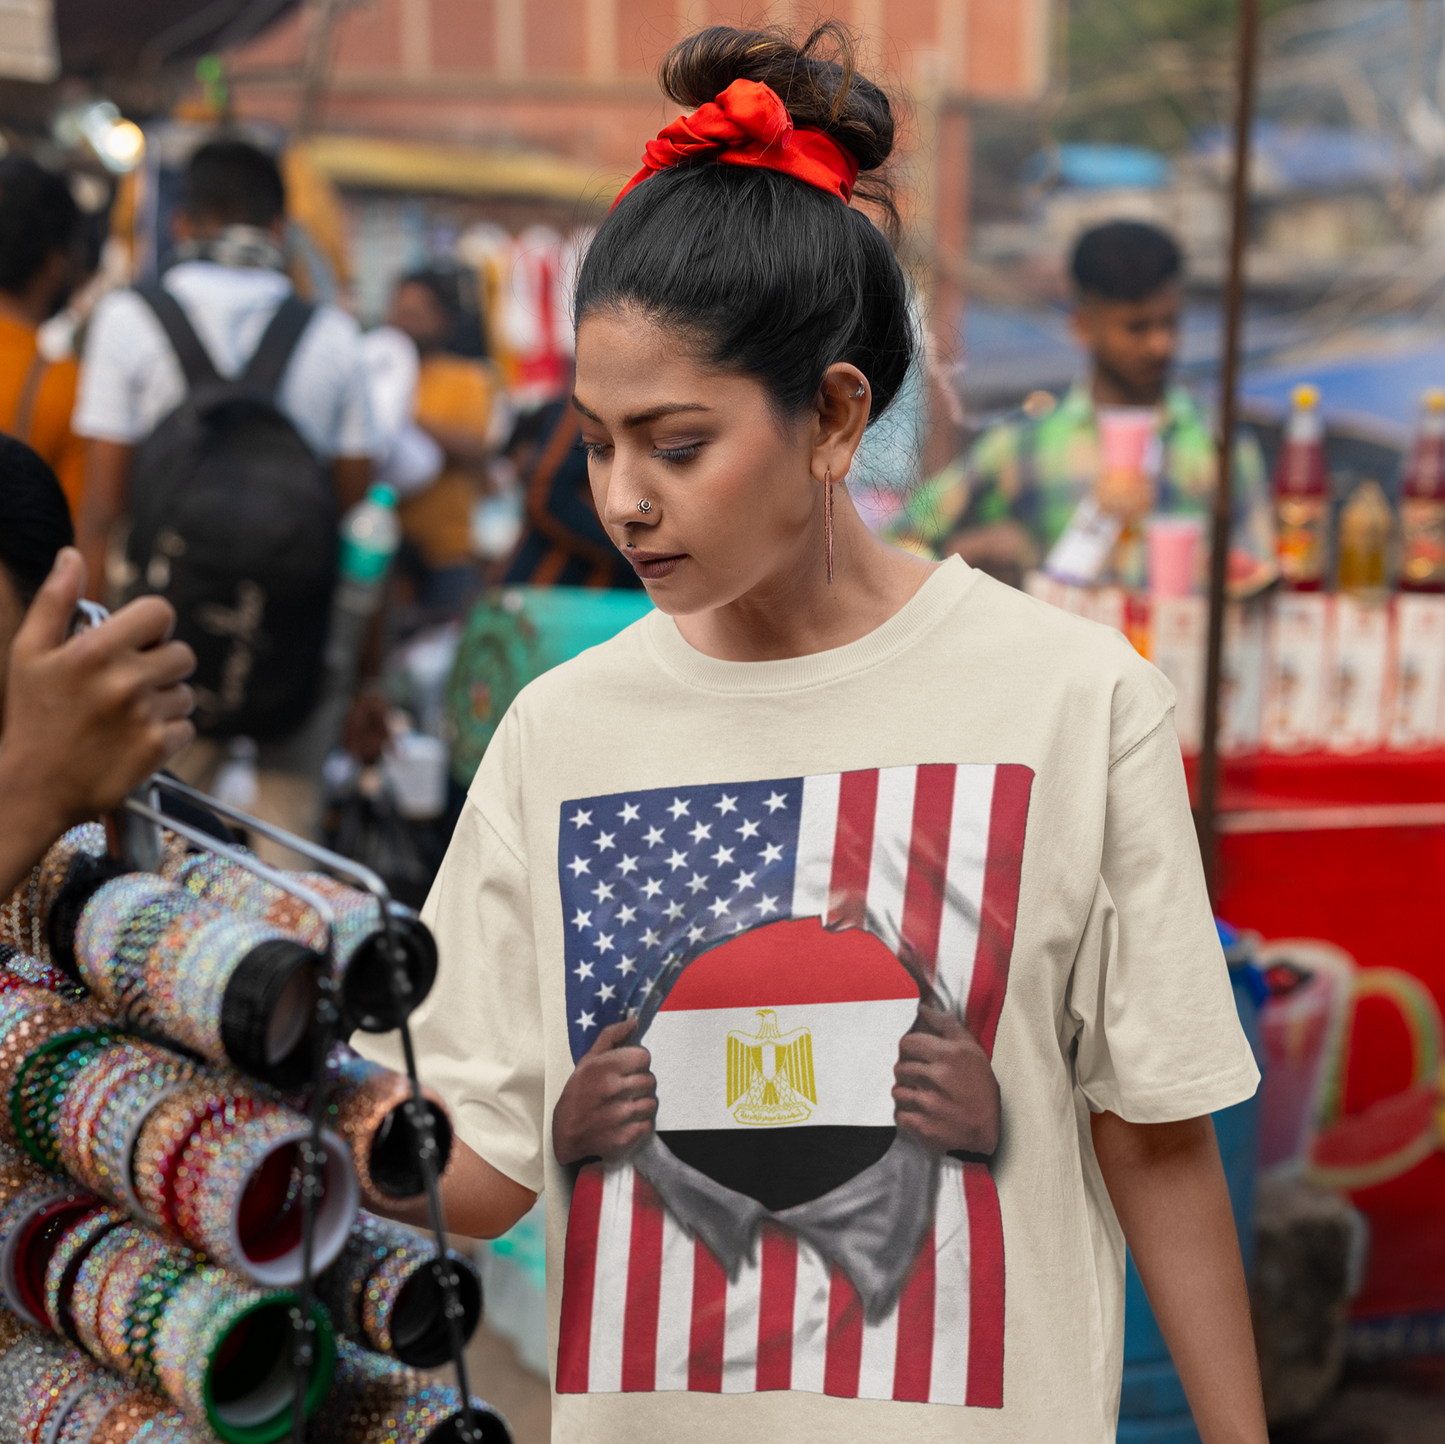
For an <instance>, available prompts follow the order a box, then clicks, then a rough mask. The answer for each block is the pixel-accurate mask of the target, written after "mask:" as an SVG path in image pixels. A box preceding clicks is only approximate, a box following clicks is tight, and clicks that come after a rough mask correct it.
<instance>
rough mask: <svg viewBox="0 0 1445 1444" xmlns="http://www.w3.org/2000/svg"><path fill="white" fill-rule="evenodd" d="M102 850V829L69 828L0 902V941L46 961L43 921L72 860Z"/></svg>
mask: <svg viewBox="0 0 1445 1444" xmlns="http://www.w3.org/2000/svg"><path fill="white" fill-rule="evenodd" d="M104 852H105V829H104V828H103V827H102V826H101V825H100V824H99V823H95V822H88V823H83V824H82V825H81V826H79V827H72V828H71V829H70V831H69V832H66V833H64V834H63V835H62V836H61V837H60V838H59V839H58V840H57V841H56V842H54V843H52V844H51V846H50V848H49V850H48V851H47V852H46V854H45V856H44V857H43V858H41V860H40V861H39V862H38V863H37V864H36V865H35V867H33V868H32V869H31V871H30V876H29V877H28V878H27V879H26V880H25V882H24V883H22V884H21V885H20V886H19V887H18V888H16V889H15V891H14V892H13V893H12V894H11V895H10V897H9V898H8V899H7V900H6V901H5V903H4V904H3V905H0V943H6V944H8V945H9V946H11V947H13V948H15V949H16V950H17V951H19V952H22V953H29V954H31V955H33V956H34V957H36V958H39V959H41V960H42V961H44V962H47V963H48V962H49V961H50V949H49V945H48V942H47V940H46V936H45V923H46V919H47V918H48V917H49V916H50V909H51V907H52V906H53V905H54V903H55V899H56V897H57V896H58V894H59V892H60V889H61V888H62V887H63V886H64V884H65V878H66V875H67V874H68V873H69V871H70V865H71V863H72V862H74V860H75V859H76V858H77V857H78V856H80V855H81V854H82V853H85V854H89V855H90V856H92V857H99V856H100V855H101V854H103V853H104Z"/></svg>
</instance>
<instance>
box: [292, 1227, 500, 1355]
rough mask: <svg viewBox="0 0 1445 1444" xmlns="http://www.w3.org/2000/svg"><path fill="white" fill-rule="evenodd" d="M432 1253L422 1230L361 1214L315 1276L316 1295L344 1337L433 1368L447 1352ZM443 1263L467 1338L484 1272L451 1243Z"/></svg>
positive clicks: (478, 1312) (477, 1315)
mask: <svg viewBox="0 0 1445 1444" xmlns="http://www.w3.org/2000/svg"><path fill="white" fill-rule="evenodd" d="M436 1257H437V1250H436V1244H435V1242H434V1241H433V1240H431V1239H430V1238H428V1237H427V1236H426V1235H425V1234H421V1233H418V1232H417V1231H416V1230H414V1229H410V1228H406V1227H405V1226H403V1225H402V1224H399V1223H392V1222H390V1221H389V1220H387V1219H380V1218H376V1217H375V1216H373V1215H372V1214H368V1213H363V1214H361V1215H360V1217H359V1218H358V1219H357V1221H356V1224H355V1226H354V1227H353V1228H352V1231H351V1237H350V1238H349V1239H347V1241H346V1248H345V1249H344V1250H342V1253H341V1256H340V1257H339V1258H338V1259H337V1260H336V1262H335V1263H334V1264H333V1265H332V1266H331V1268H329V1269H328V1270H327V1271H326V1272H325V1273H324V1274H322V1275H321V1277H320V1278H319V1279H318V1280H317V1285H316V1288H317V1295H318V1297H319V1298H320V1299H321V1301H322V1302H323V1303H324V1304H325V1305H326V1307H327V1308H328V1309H329V1310H330V1312H331V1318H332V1322H333V1323H334V1324H335V1326H336V1331H337V1333H338V1334H340V1335H341V1336H342V1337H344V1338H349V1339H352V1340H354V1341H355V1342H356V1343H358V1344H360V1345H362V1346H363V1347H365V1348H368V1349H371V1350H374V1351H376V1352H377V1353H382V1354H391V1355H393V1356H394V1357H396V1358H399V1359H400V1360H401V1362H402V1363H404V1364H411V1365H414V1366H416V1367H417V1368H435V1367H437V1366H438V1365H439V1364H442V1363H445V1361H446V1360H447V1358H448V1357H449V1356H450V1339H449V1337H448V1332H449V1331H448V1329H447V1326H446V1315H445V1312H444V1298H445V1295H444V1294H443V1292H442V1289H441V1285H440V1282H439V1281H438V1280H437V1278H436V1275H435V1273H434V1269H435V1261H436ZM446 1261H447V1264H448V1265H449V1266H450V1268H451V1270H452V1273H453V1276H454V1278H455V1279H456V1287H457V1293H458V1296H459V1297H458V1302H459V1303H460V1305H461V1309H462V1315H461V1319H460V1323H461V1332H462V1336H463V1338H464V1339H466V1340H469V1339H470V1338H471V1336H472V1334H473V1333H474V1332H475V1330H476V1327H477V1324H478V1322H479V1321H480V1319H481V1314H482V1284H481V1277H480V1275H479V1274H478V1273H477V1268H476V1265H475V1264H474V1263H473V1262H472V1261H471V1260H470V1259H468V1258H466V1257H464V1256H463V1255H461V1254H459V1253H457V1252H456V1251H455V1250H453V1249H448V1250H447V1253H446ZM398 1325H400V1327H398ZM398 1333H400V1335H401V1336H402V1338H403V1343H402V1344H401V1345H400V1346H398V1345H397V1344H396V1337H397V1335H398Z"/></svg>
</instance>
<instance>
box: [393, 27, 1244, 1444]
mask: <svg viewBox="0 0 1445 1444" xmlns="http://www.w3.org/2000/svg"><path fill="white" fill-rule="evenodd" d="M845 40H846V37H845V36H844V35H843V34H842V33H841V32H839V31H838V30H837V29H836V28H835V27H832V26H824V27H820V29H819V30H818V31H816V32H815V33H814V34H813V35H812V36H811V37H810V38H809V40H808V42H807V43H806V44H805V45H804V46H802V47H801V49H798V48H794V47H793V46H792V45H790V44H788V43H787V42H786V41H784V40H781V39H778V38H777V37H775V36H773V35H771V34H760V33H742V32H738V31H734V30H730V29H726V28H715V29H712V30H707V31H704V32H702V33H701V34H699V35H697V36H695V37H693V38H692V39H690V40H687V41H685V42H683V43H682V44H680V45H679V46H678V47H676V48H675V49H674V50H673V52H672V53H671V54H670V55H669V56H668V58H667V60H666V61H665V62H664V65H663V70H662V81H663V87H664V89H665V90H666V91H667V93H668V95H669V96H670V97H671V98H672V99H674V100H676V101H677V102H678V103H679V104H681V105H684V106H688V107H696V109H695V110H694V111H693V113H692V114H691V115H688V116H685V117H684V118H682V119H681V120H678V121H676V122H674V123H673V124H672V125H670V126H668V127H667V129H666V130H664V131H663V132H662V134H661V135H660V136H659V137H658V139H657V140H656V141H654V142H652V143H651V144H649V146H648V148H647V154H646V158H645V161H644V168H643V170H642V171H641V172H640V173H639V175H638V176H637V177H636V178H635V179H634V181H633V182H632V184H631V185H630V186H629V187H628V188H627V189H626V190H625V191H624V193H623V196H622V198H621V199H620V201H619V202H618V204H617V206H616V207H615V209H614V210H613V212H612V214H611V215H610V217H609V218H608V220H607V221H606V222H605V223H604V225H603V226H602V227H601V229H600V231H599V233H598V236H597V238H596V241H595V242H594V243H593V245H592V247H591V249H590V251H589V252H588V254H587V257H586V260H585V263H584V265H583V267H582V270H581V274H580V278H579V282H578V292H577V308H576V314H577V378H576V392H575V396H574V398H573V404H574V406H575V408H576V410H577V412H578V415H579V416H580V418H581V431H582V440H583V442H584V444H585V445H586V447H587V450H588V455H589V461H590V465H591V481H592V489H593V495H594V498H595V500H596V503H597V509H598V513H599V515H600V517H601V518H602V521H603V523H604V524H605V526H606V527H607V529H608V533H609V535H610V536H611V537H612V539H613V541H614V543H615V544H616V545H617V546H618V548H619V549H620V550H621V551H622V552H623V553H624V555H625V556H627V557H628V558H629V560H630V561H631V562H632V564H633V566H634V567H635V569H636V570H637V572H638V574H639V576H641V578H642V579H643V581H644V583H645V584H646V586H647V590H648V592H649V594H650V596H651V598H652V600H653V602H654V603H655V604H656V607H657V610H656V611H655V612H654V613H653V614H651V615H649V616H648V617H646V618H645V619H643V620H642V621H640V622H638V623H637V624H636V625H634V626H632V627H631V628H629V629H628V630H627V631H625V632H623V633H622V634H621V635H620V636H618V637H617V638H615V639H614V640H612V641H610V642H608V643H606V644H605V645H603V646H600V647H598V648H596V649H594V650H593V651H591V652H588V653H585V654H584V655H582V656H581V657H579V658H577V659H575V660H573V661H571V662H568V663H565V664H564V665H562V666H561V667H558V668H557V669H555V670H554V671H552V672H549V673H548V674H547V675H546V676H544V677H542V678H540V679H538V681H536V682H535V683H533V684H532V685H531V686H530V687H529V688H527V689H526V691H525V692H524V693H523V694H522V695H521V696H520V697H519V698H518V700H517V702H516V704H515V705H514V706H513V707H512V708H511V710H510V711H509V713H508V715H507V717H506V718H505V720H504V721H503V723H502V725H501V727H500V728H499V730H498V733H497V736H496V738H495V740H494V741H493V743H492V745H491V747H490V748H489V749H488V751H487V754H486V757H485V759H484V761H483V763H482V766H481V768H480V770H479V772H478V775H477V778H476V781H475V783H474V785H473V787H472V791H471V794H470V799H469V803H468V806H467V809H466V812H465V813H464V815H463V818H462V820H461V823H460V824H459V826H458V829H457V833H456V837H455V840H454V842H453V844H452V848H451V852H450V854H449V856H448V858H447V861H446V863H445V865H444V867H443V870H442V873H441V876H440V878H439V879H438V882H437V884H436V887H435V888H434V890H433V893H432V896H431V899H430V901H429V904H428V914H427V915H428V917H429V918H430V920H431V922H432V924H433V926H434V927H435V929H436V931H437V935H438V940H439V942H440V945H441V949H442V965H441V974H440V978H439V980H438V984H437V987H436V990H435V991H434V992H433V994H432V996H431V998H430V999H429V1000H428V1002H427V1004H426V1007H425V1008H424V1009H423V1010H422V1011H421V1012H420V1013H419V1014H418V1016H417V1019H416V1036H417V1043H418V1047H419V1049H420V1052H421V1055H422V1068H423V1071H424V1073H427V1074H428V1075H429V1077H430V1079H431V1081H432V1082H433V1083H434V1084H436V1086H438V1087H439V1088H441V1089H442V1091H443V1092H444V1093H445V1094H446V1095H447V1096H448V1097H449V1100H450V1102H451V1103H452V1105H453V1108H454V1110H455V1122H456V1128H457V1132H458V1135H459V1136H460V1137H461V1138H462V1139H464V1140H465V1142H466V1145H467V1146H465V1147H463V1148H461V1149H459V1161H458V1162H457V1164H456V1166H455V1168H454V1170H453V1173H452V1175H451V1177H450V1179H449V1180H448V1184H447V1188H446V1195H445V1197H446V1205H447V1208H448V1213H449V1221H450V1224H451V1226H452V1227H453V1228H457V1229H461V1230H464V1231H467V1232H471V1233H475V1234H482V1235H486V1234H493V1233H496V1232H498V1231H500V1230H501V1229H503V1228H505V1227H507V1226H508V1225H509V1224H510V1223H511V1222H512V1221H513V1220H514V1219H515V1218H517V1217H518V1216H519V1215H520V1214H521V1213H522V1212H523V1210H524V1209H525V1208H526V1207H528V1206H529V1205H530V1203H531V1201H532V1200H533V1198H534V1196H535V1194H536V1193H537V1191H539V1190H540V1189H542V1188H543V1186H544V1185H545V1187H546V1189H547V1195H548V1199H549V1219H548V1246H549V1249H550V1250H551V1252H552V1260H553V1263H554V1264H555V1265H556V1267H554V1268H551V1269H549V1271H548V1278H549V1291H550V1295H551V1303H552V1306H553V1314H552V1319H553V1327H554V1330H555V1334H554V1338H555V1341H556V1349H557V1355H556V1365H555V1374H554V1387H555V1391H556V1395H555V1398H554V1407H553V1420H554V1425H553V1437H554V1438H557V1439H565V1440H584V1439H585V1440H587V1441H589V1444H596V1441H604V1444H605V1441H611V1440H619V1441H620V1440H623V1439H627V1440H635V1439H647V1440H657V1441H671V1440H676V1439H684V1438H685V1439H688V1440H724V1439H726V1440H733V1439H736V1438H739V1437H748V1438H750V1437H754V1436H757V1435H760V1434H761V1433H763V1432H766V1433H767V1434H768V1435H769V1436H771V1435H772V1434H774V1433H777V1434H778V1435H780V1436H782V1437H793V1436H797V1437H804V1438H815V1437H817V1438H821V1437H824V1435H825V1433H826V1434H827V1436H828V1437H845V1438H857V1439H863V1438H867V1439H870V1440H899V1441H902V1440H909V1441H917V1440H945V1439H947V1440H960V1439H979V1440H983V1439H988V1440H1009V1441H1040V1444H1042V1441H1049V1444H1054V1441H1057V1440H1061V1439H1068V1440H1070V1441H1079V1440H1085V1441H1091V1444H1104V1441H1105V1440H1111V1439H1112V1438H1113V1435H1114V1427H1115V1415H1116V1412H1117V1407H1118V1388H1119V1370H1120V1360H1121V1345H1122V1337H1121V1330H1122V1312H1123V1248H1122V1243H1123V1239H1122V1237H1121V1235H1120V1230H1119V1222H1122V1224H1123V1229H1124V1234H1125V1235H1126V1236H1127V1237H1128V1240H1129V1242H1130V1244H1131V1246H1132V1247H1133V1250H1134V1255H1135V1257H1136V1259H1137V1261H1138V1264H1139V1269H1140V1272H1141V1274H1142V1275H1143V1278H1144V1280H1145V1282H1146V1284H1147V1285H1148V1287H1149V1289H1150V1291H1151V1297H1152V1299H1153V1301H1154V1304H1155V1308H1156V1313H1157V1315H1158V1317H1159V1320H1160V1323H1161V1325H1162V1326H1163V1328H1164V1331H1165V1333H1166V1335H1167V1336H1168V1338H1169V1340H1170V1343H1171V1346H1172V1348H1173V1350H1174V1353H1175V1358H1176V1361H1177V1363H1178V1366H1179V1370H1180V1373H1181V1375H1182V1377H1183V1379H1184V1383H1185V1386H1186V1388H1187V1389H1188V1391H1189V1395H1190V1399H1191V1402H1192V1404H1193V1407H1194V1410H1195V1415H1196V1418H1197V1420H1198V1422H1199V1426H1200V1430H1201V1433H1202V1435H1203V1437H1204V1439H1205V1440H1206V1441H1209V1444H1218V1441H1224V1440H1230V1441H1236V1440H1248V1441H1252V1444H1263V1441H1264V1439H1265V1432H1264V1421H1263V1410H1262V1406H1261V1402H1260V1396H1259V1388H1258V1383H1257V1375H1256V1371H1255V1364H1254V1359H1253V1345H1252V1338H1251V1334H1250V1326H1249V1315H1248V1305H1247V1300H1246V1295H1245V1288H1244V1280H1243V1272H1242V1269H1241V1267H1240V1262H1239V1253H1238V1247H1237V1244H1236V1241H1235V1238H1234V1231H1233V1223H1232V1219H1231V1215H1230V1211H1229V1201H1228V1197H1227V1193H1226V1190H1225V1186H1224V1180H1223V1175H1222V1170H1221V1168H1220V1164H1219V1158H1218V1153H1217V1149H1216V1147H1215V1144H1214V1140H1213V1134H1212V1130H1211V1127H1210V1123H1209V1118H1208V1114H1209V1113H1210V1112H1211V1111H1213V1110H1214V1109H1216V1108H1220V1107H1223V1106H1226V1105H1229V1104H1232V1103H1235V1102H1237V1101H1239V1100H1241V1099H1243V1098H1245V1097H1247V1096H1249V1094H1251V1093H1252V1092H1253V1090H1254V1088H1255V1086H1256V1083H1257V1081H1258V1074H1257V1072H1256V1070H1255V1067H1254V1063H1253V1059H1252V1057H1251V1056H1250V1052H1249V1049H1248V1045H1247V1044H1246V1042H1245V1040H1244V1038H1243V1035H1242V1032H1241V1030H1240V1028H1239V1025H1238V1021H1237V1018H1236V1015H1235V1012H1234V1007H1233V1003H1232V1000H1231V997H1230V989H1229V984H1228V981H1227V974H1226V969H1225V965H1224V961H1223V958H1222V956H1221V953H1220V950H1219V946H1218V942H1217V939H1216V937H1215V934H1214V929H1213V924H1212V919H1211V917H1210V912H1209V905H1208V899H1207V897H1206V894H1205V890H1204V885H1203V880H1202V876H1201V870H1200V866H1199V858H1198V852H1197V848H1196V844H1195V841H1194V836H1193V829H1192V825H1191V822H1190V816H1189V809H1188V803H1187V797H1186V793H1185V787H1184V778H1183V770H1182V765H1181V762H1180V757H1179V749H1178V745H1177V742H1176V740H1175V735H1174V728H1173V722H1172V705H1173V694H1172V691H1171V689H1170V688H1169V686H1168V684H1167V683H1166V682H1165V681H1164V679H1163V678H1162V677H1161V676H1160V675H1159V674H1158V673H1157V672H1156V671H1154V669H1153V668H1151V667H1150V666H1149V665H1148V664H1146V663H1145V662H1143V661H1142V660H1141V659H1140V658H1139V657H1138V656H1137V655H1136V654H1135V653H1134V652H1133V651H1132V650H1131V649H1130V648H1129V647H1128V645H1127V644H1126V643H1125V642H1124V641H1123V639H1122V638H1120V637H1119V636H1117V634H1115V633H1112V632H1109V631H1106V630H1105V629H1103V628H1100V627H1097V626H1094V625H1092V624H1089V623H1085V622H1081V621H1079V620H1077V619H1075V618H1072V617H1069V616H1066V615H1064V614H1063V613H1059V612H1055V611H1052V610H1051V609H1049V608H1047V607H1044V606H1042V605H1041V604H1039V603H1037V602H1035V601H1033V600H1031V599H1030V598H1028V597H1025V596H1023V595H1021V594H1019V593H1018V592H1015V591H1013V590H1011V589H1009V588H1007V587H1004V586H1002V585H1000V584H998V583H995V582H994V581H992V580H991V579H990V578H988V577H986V576H984V575H983V574H981V573H979V572H976V571H972V570H970V569H969V568H968V567H967V566H965V565H964V564H963V563H962V562H961V561H959V560H956V559H955V560H951V561H949V562H946V563H944V564H943V565H941V566H940V565H934V564H931V563H925V562H923V561H920V560H918V559H916V558H912V557H909V556H906V555H904V554H902V553H900V552H896V551H894V550H892V549H890V548H888V547H886V546H885V545H883V544H882V543H880V542H878V541H877V540H875V539H874V538H873V537H872V536H871V535H870V534H869V533H868V531H867V529H866V528H865V527H864V525H863V524H862V522H861V521H860V520H859V518H858V516H857V513H856V512H855V510H854V508H853V505H852V503H851V501H850V500H849V497H848V494H847V491H846V488H845V487H844V486H843V485H842V484H841V483H843V482H844V480H845V479H846V477H847V475H848V471H849V466H850V463H851V461H852V458H853V456H854V453H855V451H856V449H857V446H858V443H859V440H860V438H861V437H862V435H863V431H864V427H865V426H866V425H867V424H868V422H869V421H871V420H873V419H876V417H878V416H879V415H881V414H882V413H883V412H884V411H885V410H886V408H887V407H888V405H889V403H890V402H891V401H892V400H893V398H894V396H895V395H896V393H897V391H898V388H899V386H900V384H901V383H902V380H903V377H904V374H905V371H906V369H907V366H908V362H909V359H910V356H911V354H912V350H913V346H914V344H915V342H914V337H913V336H912V334H911V332H910V327H909V323H908V312H907V306H906V296H905V286H904V280H903V276H902V274H901V271H900V269H899V267H898V264H897V261H896V260H895V259H894V257H893V254H892V252H891V250H890V248H889V246H888V244H887V242H886V241H885V240H884V238H883V236H882V235H881V234H880V232H879V231H878V230H877V229H875V227H874V226H873V225H872V224H871V223H870V221H869V220H868V219H867V217H866V216H865V214H864V213H863V212H862V211H861V210H859V209H856V208H854V207H853V206H852V205H851V204H850V198H852V197H854V196H858V195H861V194H862V193H863V192H862V188H856V189H855V181H856V178H857V176H858V173H859V171H862V172H864V173H865V174H866V173H871V172H876V171H877V169H878V168H879V167H880V166H881V165H882V164H883V163H884V162H885V161H886V160H887V158H888V155H889V151H890V149H891V146H892V141H893V121H892V117H891V115H890V111H889V107H888V103H887V100H886V99H885V97H884V96H883V94H882V92H881V91H880V90H878V89H877V88H876V87H875V86H873V85H871V84H870V83H869V82H867V81H866V80H864V79H862V78H861V77H859V76H858V75H856V73H855V72H854V71H853V69H852V66H851V63H850V61H849V58H848V55H847V52H846V45H845ZM826 41H833V42H835V43H836V45H837V46H838V48H839V50H840V51H841V55H840V58H839V59H836V60H833V59H827V58H825V57H823V56H822V55H820V53H819V52H820V49H821V47H822V45H823V44H824V43H825V42H826ZM872 193H873V195H874V196H875V197H876V196H877V195H878V194H879V192H878V189H877V188H876V187H874V188H873V192H872ZM1106 1188H1107V1192H1106ZM1111 1197H1112V1200H1113V1204H1114V1208H1113V1209H1111V1207H1110V1202H1109V1200H1110V1198H1111ZM1116 1210H1117V1215H1118V1221H1119V1222H1116V1218H1115V1211H1116ZM719 1393H721V1394H727V1395H735V1396H752V1397H729V1398H722V1399H709V1398H704V1397H699V1396H701V1395H708V1394H719ZM820 1396H833V1397H820Z"/></svg>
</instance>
